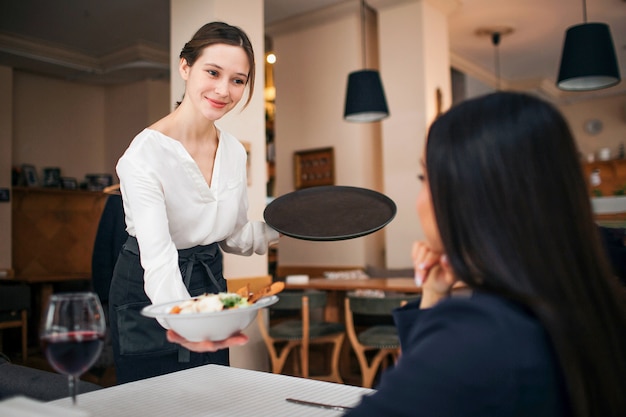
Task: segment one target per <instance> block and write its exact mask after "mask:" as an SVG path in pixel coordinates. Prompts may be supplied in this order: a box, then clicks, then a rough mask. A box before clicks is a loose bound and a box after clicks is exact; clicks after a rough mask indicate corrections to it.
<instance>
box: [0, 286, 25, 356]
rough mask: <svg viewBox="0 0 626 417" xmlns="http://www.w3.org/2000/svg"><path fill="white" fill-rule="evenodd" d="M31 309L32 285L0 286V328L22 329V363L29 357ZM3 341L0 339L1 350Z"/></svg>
mask: <svg viewBox="0 0 626 417" xmlns="http://www.w3.org/2000/svg"><path fill="white" fill-rule="evenodd" d="M29 311H30V287H29V286H27V285H21V284H17V285H14V284H2V285H1V286H0V330H3V329H10V328H18V327H21V329H22V363H26V359H28V312H29ZM1 347H2V343H1V340H0V350H1Z"/></svg>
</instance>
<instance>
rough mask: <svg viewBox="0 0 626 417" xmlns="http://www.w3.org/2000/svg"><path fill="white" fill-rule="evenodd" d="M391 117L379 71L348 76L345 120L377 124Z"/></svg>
mask: <svg viewBox="0 0 626 417" xmlns="http://www.w3.org/2000/svg"><path fill="white" fill-rule="evenodd" d="M365 27H366V22H365V0H361V38H362V39H361V42H362V48H363V51H362V57H363V68H365V66H366V59H365V52H366V47H365ZM388 116H389V109H388V108H387V100H386V99H385V91H384V90H383V83H382V81H381V79H380V74H379V73H378V71H375V70H371V69H369V70H368V69H363V70H360V71H354V72H351V73H350V74H348V88H347V90H346V106H345V110H344V113H343V117H344V119H346V120H347V121H349V122H361V123H364V122H376V121H379V120H382V119H384V118H385V117H388Z"/></svg>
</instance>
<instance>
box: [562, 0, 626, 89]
mask: <svg viewBox="0 0 626 417" xmlns="http://www.w3.org/2000/svg"><path fill="white" fill-rule="evenodd" d="M583 20H584V22H585V23H583V24H580V25H576V26H572V27H570V28H569V29H567V32H566V35H565V42H564V44H563V54H562V55H561V66H560V68H559V76H558V79H557V83H556V85H557V87H559V88H560V89H561V90H570V91H587V90H599V89H601V88H607V87H611V86H614V85H616V84H618V83H619V82H620V75H619V68H618V66H617V57H616V55H615V47H614V46H613V39H612V38H611V31H610V29H609V26H608V25H607V24H606V23H587V7H586V4H585V0H583Z"/></svg>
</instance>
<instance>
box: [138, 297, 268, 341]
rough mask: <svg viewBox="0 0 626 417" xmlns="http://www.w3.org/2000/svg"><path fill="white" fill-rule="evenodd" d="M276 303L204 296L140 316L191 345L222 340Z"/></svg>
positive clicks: (155, 306)
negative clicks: (176, 334) (170, 330)
mask: <svg viewBox="0 0 626 417" xmlns="http://www.w3.org/2000/svg"><path fill="white" fill-rule="evenodd" d="M277 301H278V296H276V295H273V294H268V295H265V296H263V297H260V298H259V297H253V296H252V294H251V296H245V295H243V296H242V295H241V294H238V293H228V292H224V293H219V294H204V295H201V296H198V297H193V298H191V299H188V300H180V301H172V302H168V303H163V304H153V305H150V306H147V307H145V308H144V309H143V310H142V311H141V314H143V315H144V316H146V317H153V318H155V319H158V320H159V322H161V324H162V325H165V326H166V327H168V328H171V329H172V330H174V331H175V332H176V333H178V334H179V335H181V336H183V337H184V338H185V339H187V340H189V341H192V342H200V341H203V340H211V341H218V340H224V339H226V338H228V337H230V336H232V335H234V334H236V333H239V332H240V331H242V330H244V329H245V328H246V327H248V326H249V325H250V323H252V322H253V321H254V319H255V317H256V315H257V312H258V311H259V310H260V309H262V308H266V307H269V306H271V305H272V304H274V303H276V302H277Z"/></svg>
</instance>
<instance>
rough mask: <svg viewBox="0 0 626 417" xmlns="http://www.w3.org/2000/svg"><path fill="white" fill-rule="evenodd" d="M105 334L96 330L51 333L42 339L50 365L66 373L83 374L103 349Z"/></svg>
mask: <svg viewBox="0 0 626 417" xmlns="http://www.w3.org/2000/svg"><path fill="white" fill-rule="evenodd" d="M103 339H104V336H103V335H101V334H98V333H96V332H94V331H78V332H69V333H62V334H51V335H48V336H44V337H43V338H42V339H41V342H42V345H43V348H44V351H45V352H46V358H47V359H48V362H50V365H52V367H53V368H54V369H55V370H56V371H57V372H59V373H62V374H65V375H74V376H79V375H82V374H83V373H84V372H85V371H87V370H88V369H89V368H90V367H91V365H93V364H94V362H95V361H96V359H98V356H99V355H100V351H101V350H102V344H103Z"/></svg>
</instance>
